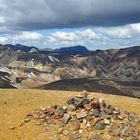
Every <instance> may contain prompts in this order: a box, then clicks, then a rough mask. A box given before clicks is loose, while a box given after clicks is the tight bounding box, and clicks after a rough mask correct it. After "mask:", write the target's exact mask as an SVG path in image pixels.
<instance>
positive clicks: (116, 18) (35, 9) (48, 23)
mask: <svg viewBox="0 0 140 140" xmlns="http://www.w3.org/2000/svg"><path fill="white" fill-rule="evenodd" d="M136 22H140V0H0V31H1V32H2V31H6V30H7V31H8V30H32V29H50V28H71V27H85V26H119V25H124V24H129V23H136Z"/></svg>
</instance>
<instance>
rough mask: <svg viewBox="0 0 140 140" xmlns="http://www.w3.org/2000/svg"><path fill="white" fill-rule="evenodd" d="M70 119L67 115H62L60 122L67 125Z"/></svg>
mask: <svg viewBox="0 0 140 140" xmlns="http://www.w3.org/2000/svg"><path fill="white" fill-rule="evenodd" d="M70 119H71V116H70V115H69V114H64V116H63V119H62V122H63V123H65V124H67V123H68V122H69V120H70Z"/></svg>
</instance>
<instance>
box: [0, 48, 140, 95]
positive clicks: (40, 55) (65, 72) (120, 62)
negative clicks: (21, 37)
mask: <svg viewBox="0 0 140 140" xmlns="http://www.w3.org/2000/svg"><path fill="white" fill-rule="evenodd" d="M80 50H81V51H80ZM0 65H1V67H5V68H7V70H8V71H9V73H10V74H8V75H7V76H6V78H8V79H9V80H5V76H4V75H2V76H1V81H2V82H4V85H5V82H7V83H8V84H9V85H17V86H18V88H20V87H21V88H44V89H49V88H50V86H51V87H55V85H58V86H59V89H65V86H66V85H64V87H61V86H63V84H60V83H61V82H60V83H59V82H58V83H57V84H56V83H54V84H55V85H52V84H53V83H52V84H49V83H51V82H55V81H59V80H63V82H62V83H65V80H67V79H70V82H69V83H70V84H71V82H73V80H74V79H79V78H83V81H85V82H84V84H86V82H87V84H88V80H85V78H87V77H92V78H98V81H95V80H90V82H91V84H90V86H92V85H93V84H92V83H94V84H95V85H96V86H98V89H97V88H94V86H92V90H95V89H96V90H101V91H106V90H108V92H109V93H110V92H111V91H110V90H112V86H113V87H115V89H114V88H113V89H114V91H116V94H117V93H120V94H125V93H126V92H130V91H131V92H132V93H127V95H131V96H134V94H135V96H136V97H140V96H138V94H139V93H140V92H139V91H140V90H139V88H138V87H137V86H136V85H135V84H134V83H139V81H140V46H134V47H129V48H122V49H108V50H96V51H89V50H88V49H86V48H85V47H83V46H74V47H68V48H60V49H56V50H46V49H45V50H39V49H36V47H27V46H25V49H24V45H23V46H22V45H16V46H10V47H9V45H8V46H5V45H0ZM2 79H3V80H2ZM104 79H109V80H104ZM116 81H126V82H124V83H122V82H119V84H120V85H119V84H118V82H116ZM127 81H129V83H131V84H126V83H128V82H127ZM134 81H137V82H134ZM79 82H80V81H79V80H78V81H77V82H76V83H77V84H78V85H79ZM11 83H12V84H11ZM48 84H49V85H48ZM43 85H44V86H43ZM46 85H47V86H46ZM106 85H108V86H106ZM126 85H127V86H126ZM48 86H49V87H48ZM79 86H84V85H81V84H80V85H79ZM110 86H111V87H110ZM70 87H71V88H72V87H74V88H73V89H74V90H77V89H76V88H79V89H81V87H78V86H75V84H74V85H72V86H71V85H70ZM107 87H108V88H107ZM56 88H57V87H56ZM105 88H107V89H105ZM132 89H133V90H132ZM69 90H70V89H69Z"/></svg>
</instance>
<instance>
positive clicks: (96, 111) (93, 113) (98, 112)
mask: <svg viewBox="0 0 140 140" xmlns="http://www.w3.org/2000/svg"><path fill="white" fill-rule="evenodd" d="M92 115H93V116H95V117H99V116H100V111H99V110H98V109H94V110H93V112H92Z"/></svg>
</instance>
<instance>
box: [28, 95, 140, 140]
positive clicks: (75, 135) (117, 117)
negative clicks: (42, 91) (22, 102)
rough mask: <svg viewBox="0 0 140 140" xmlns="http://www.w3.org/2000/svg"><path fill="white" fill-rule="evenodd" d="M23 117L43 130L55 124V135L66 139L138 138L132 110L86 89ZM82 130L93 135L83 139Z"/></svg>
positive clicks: (135, 118)
mask: <svg viewBox="0 0 140 140" xmlns="http://www.w3.org/2000/svg"><path fill="white" fill-rule="evenodd" d="M27 116H28V117H31V118H32V119H34V120H35V121H37V122H38V124H40V125H41V124H43V125H44V126H45V127H46V129H45V130H46V131H49V129H51V128H53V127H56V130H57V134H59V135H60V136H62V135H65V136H68V137H70V139H83V140H84V139H85V140H115V139H117V140H139V136H140V130H139V128H140V127H139V126H140V118H139V117H138V116H137V115H136V114H135V113H130V112H127V111H124V110H122V109H120V108H119V107H113V106H112V105H110V104H108V103H106V102H105V101H104V100H103V99H101V98H94V96H93V95H91V94H88V93H87V92H83V93H82V94H79V95H76V96H75V97H73V98H70V99H69V100H67V101H66V105H62V106H61V105H50V106H48V107H42V108H41V109H40V110H37V111H33V112H30V113H29V114H28V115H27ZM98 131H99V132H100V133H98ZM86 132H91V133H92V132H94V135H92V136H90V137H86V138H83V135H84V134H86ZM96 133H97V134H96ZM99 134H100V135H99ZM104 134H106V136H107V137H105V135H104ZM60 138H61V137H60ZM60 138H59V139H60Z"/></svg>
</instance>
